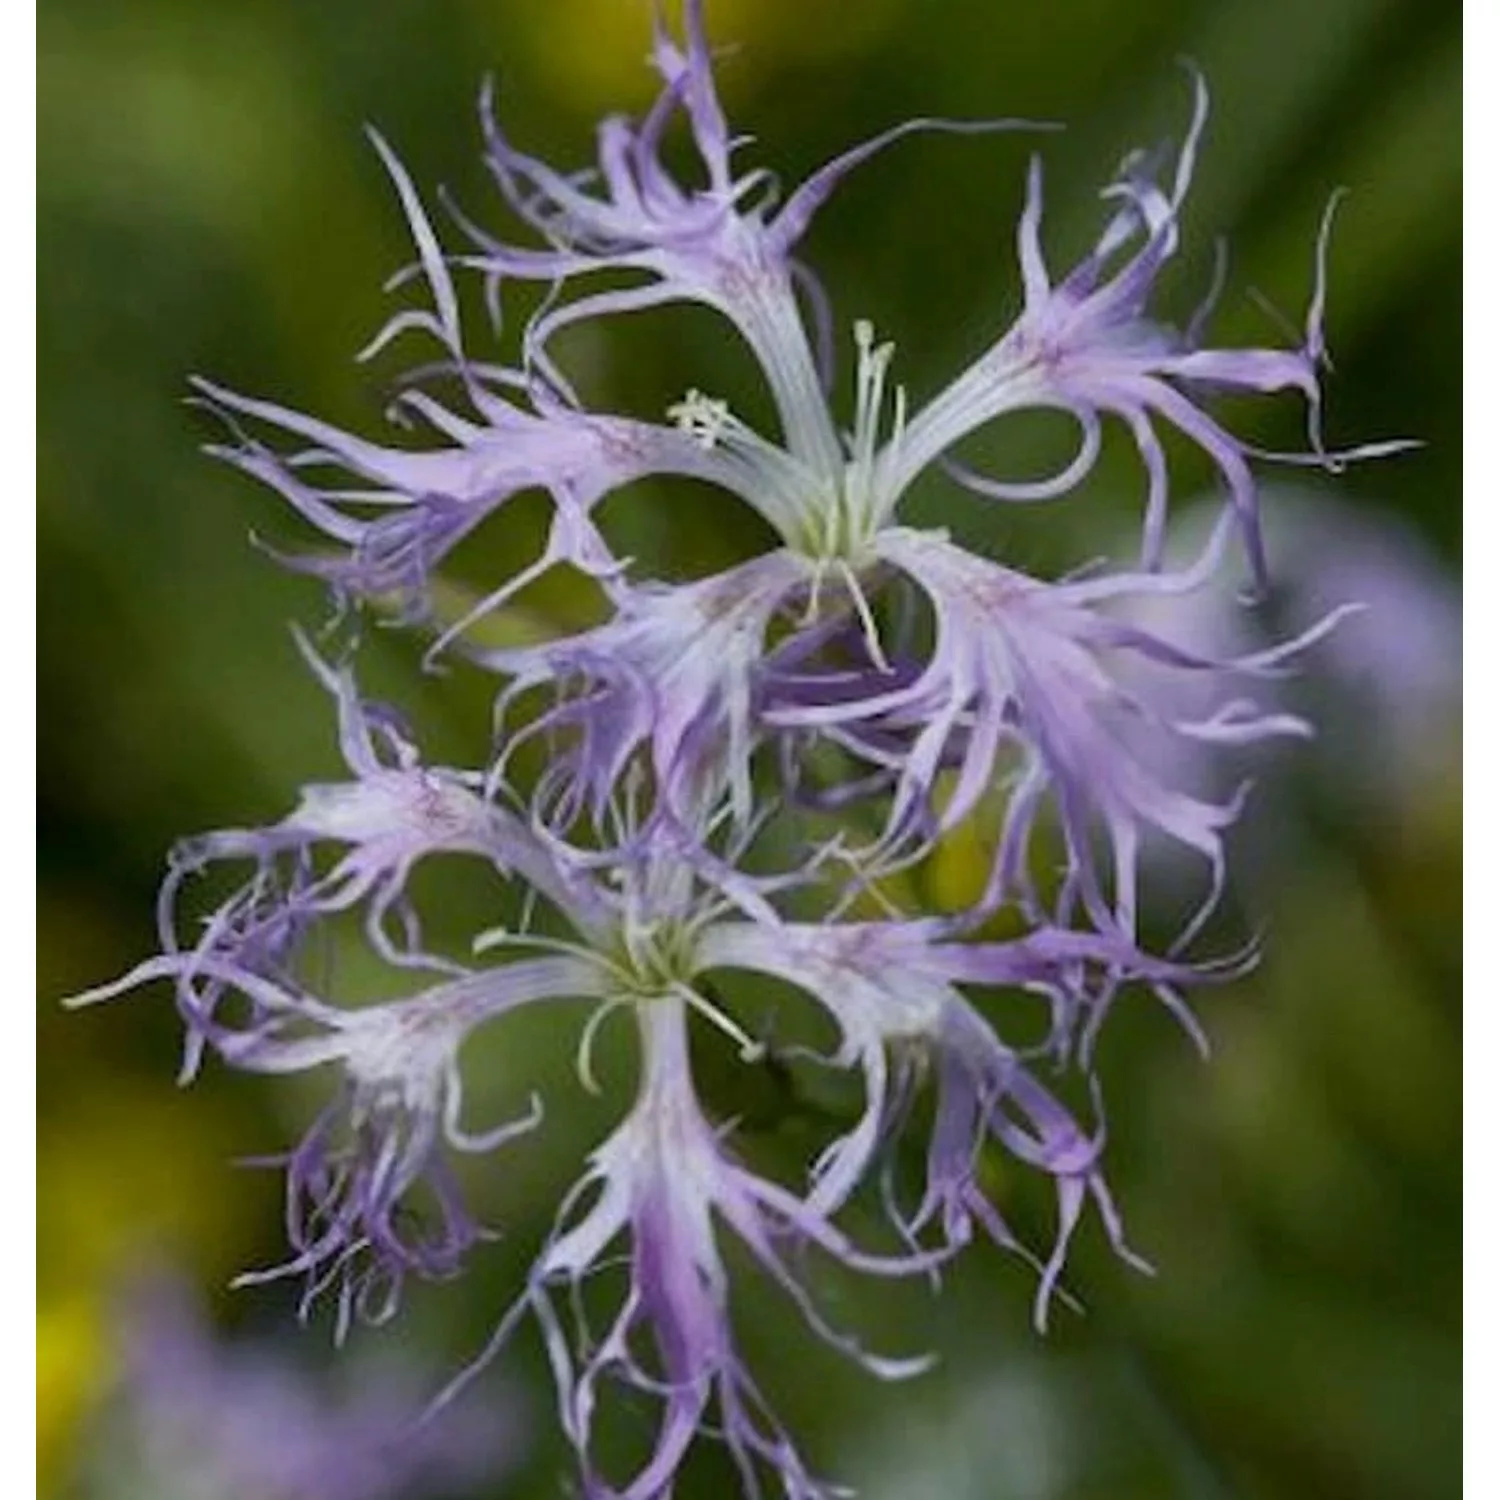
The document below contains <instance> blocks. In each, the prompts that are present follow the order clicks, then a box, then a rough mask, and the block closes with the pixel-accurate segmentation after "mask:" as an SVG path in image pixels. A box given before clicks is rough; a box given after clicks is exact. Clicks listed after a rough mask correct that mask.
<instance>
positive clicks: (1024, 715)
mask: <svg viewBox="0 0 1500 1500" xmlns="http://www.w3.org/2000/svg"><path fill="white" fill-rule="evenodd" d="M1224 530H1225V528H1224V526H1223V525H1222V524H1221V525H1220V526H1219V527H1218V528H1216V531H1215V534H1214V536H1213V538H1212V539H1211V541H1210V544H1209V546H1208V547H1207V548H1206V549H1205V551H1204V553H1203V555H1202V557H1200V558H1199V560H1198V561H1197V563H1196V564H1195V565H1194V566H1193V567H1191V568H1189V569H1186V570H1184V571H1183V572H1180V573H1174V574H1161V573H1121V574H1113V575H1104V576H1101V577H1094V578H1085V579H1078V580H1073V581H1064V582H1059V583H1044V582H1042V581H1040V580H1038V579H1034V578H1030V577H1027V576H1026V575H1025V574H1022V573H1018V572H1015V571H1014V570H1012V569H1010V568H1005V567H1002V566H1001V565H999V564H998V563H992V562H989V561H987V560H986V559H984V558H980V557H976V556H974V555H973V554H972V553H969V552H965V551H964V550H962V549H961V548H959V547H957V546H955V545H954V544H953V543H951V542H949V541H948V540H947V539H946V538H945V537H944V536H943V535H941V534H940V533H935V532H917V531H910V530H906V529H902V528H891V529H889V530H886V531H883V532H881V533H880V534H879V536H878V537H877V539H876V546H877V548H878V550H879V554H880V556H881V557H882V558H883V559H884V560H886V561H887V562H889V563H891V564H893V565H895V566H896V567H898V568H900V569H901V571H902V572H903V573H904V574H905V575H907V576H908V577H909V578H911V579H912V580H914V581H915V582H916V584H917V585H918V586H919V587H920V588H921V590H922V591H923V593H925V594H926V596H927V598H928V599H929V601H930V602H931V605H932V608H933V614H934V619H935V639H934V644H933V648H932V652H931V656H930V657H929V659H928V660H927V662H926V663H925V665H924V666H923V667H922V669H921V670H920V671H919V672H917V673H915V674H908V675H907V676H906V678H905V680H897V681H895V682H893V683H892V685H891V686H889V687H883V685H882V683H881V674H880V673H879V672H877V671H868V672H866V673H865V675H864V678H863V683H864V686H865V688H866V691H865V692H864V693H862V694H856V693H852V692H850V691H849V690H848V688H847V686H846V685H841V686H840V690H839V692H838V694H837V696H836V697H834V698H833V699H832V700H831V701H827V700H825V701H824V702H821V703H820V702H818V701H816V694H815V693H814V692H813V691H812V690H811V689H810V688H809V689H808V690H807V691H806V693H805V696H806V697H807V698H808V699H810V700H812V701H808V702H803V703H798V704H785V705H780V706H777V707H776V708H774V709H773V710H772V711H771V714H770V717H772V718H773V719H774V720H775V721H776V722H778V723H781V724H786V725H792V726H802V727H806V728H831V729H836V730H838V731H839V732H840V743H841V744H842V745H844V746H845V747H846V748H851V749H853V750H855V751H856V753H858V752H859V751H860V750H861V749H862V748H864V746H865V745H867V744H868V745H870V746H871V747H872V748H871V753H870V758H871V759H872V760H875V761H876V762H877V763H879V762H882V761H883V762H884V763H885V764H886V765H887V766H889V767H890V769H891V770H892V772H893V777H894V781H895V794H894V798H893V801H892V806H891V810H890V813H889V818H888V832H887V837H888V839H901V838H903V837H907V836H910V835H911V834H912V833H913V832H915V833H916V834H917V835H919V836H920V837H923V838H926V837H929V836H930V835H931V833H933V832H942V831H945V830H947V829H950V828H953V827H956V826H958V825H959V824H960V823H962V822H963V821H964V820H965V819H967V818H968V817H969V815H970V814H971V813H972V812H973V811H974V809H975V808H976V806H977V805H978V804H979V801H980V799H981V798H982V797H983V796H984V795H985V794H986V793H987V792H989V791H990V789H991V788H993V787H994V786H995V785H996V783H997V781H998V780H999V779H1000V777H1001V775H1002V773H1003V770H1004V767H1005V765H1006V760H1007V756H1013V758H1014V764H1015V765H1016V769H1015V771H1014V774H1013V777H1012V779H1011V783H1010V796H1009V800H1008V803H1007V806H1006V811H1005V818H1004V824H1003V828H1002V832H1001V837H1000V841H999V846H998V849H997V852H996V860H995V868H994V876H993V880H992V882H991V887H990V889H989V891H988V892H987V894H986V898H985V900H986V904H987V905H989V904H992V903H994V902H998V901H1001V900H1009V899H1017V898H1019V899H1020V900H1021V901H1022V902H1023V903H1024V906H1025V909H1026V910H1027V911H1028V912H1029V913H1031V914H1032V915H1033V916H1034V917H1035V916H1036V915H1038V914H1039V912H1040V906H1039V903H1038V897H1037V894H1036V891H1035V889H1034V886H1033V884H1032V881H1031V877H1030V872H1029V862H1028V857H1027V856H1028V854H1029V851H1030V847H1031V840H1032V835H1033V832H1034V829H1035V826H1036V821H1037V817H1038V813H1039V811H1040V808H1041V806H1042V804H1043V800H1044V799H1045V798H1047V797H1049V796H1050V798H1051V799H1052V801H1053V803H1054V804H1055V806H1056V809H1057V812H1058V814H1059V817H1060V819H1061V823H1062V828H1063V833H1064V836H1065V838H1066V841H1067V853H1068V870H1067V879H1066V881H1065V885H1064V891H1063V897H1062V900H1061V902H1060V906H1061V908H1062V910H1063V911H1064V912H1066V910H1067V909H1068V907H1069V905H1070V903H1071V901H1072V899H1073V898H1074V897H1081V899H1082V900H1083V902H1084V904H1085V906H1086V908H1087V910H1088V911H1089V914H1090V916H1091V917H1092V919H1093V920H1094V921H1095V922H1096V923H1098V924H1099V925H1100V926H1101V927H1106V928H1107V927H1116V928H1118V929H1119V930H1120V931H1123V932H1125V933H1127V934H1132V933H1133V932H1134V930H1135V918H1136V908H1137V854H1138V849H1139V845H1140V841H1141V838H1142V836H1143V834H1144V833H1145V832H1147V831H1148V830H1149V831H1154V832H1158V833H1161V834H1165V835H1166V836H1168V837H1169V838H1172V839H1174V840H1176V841H1177V842H1179V843H1181V844H1183V845H1185V846H1187V847H1188V848H1190V849H1192V850H1194V851H1196V852H1197V853H1198V854H1200V855H1201V856H1202V857H1203V858H1204V859H1205V860H1206V861H1207V863H1208V865H1209V869H1210V872H1211V882H1210V891H1209V895H1208V897H1207V898H1206V899H1205V901H1204V903H1203V905H1202V906H1201V907H1200V909H1199V912H1198V913H1197V915H1196V916H1195V917H1194V919H1193V920H1192V922H1190V923H1189V924H1188V927H1187V929H1186V930H1185V931H1184V933H1183V935H1182V938H1181V941H1182V942H1186V941H1187V940H1188V939H1189V938H1190V937H1191V935H1192V934H1193V933H1194V932H1195V931H1196V930H1197V928H1198V927H1199V926H1200V925H1201V922H1202V921H1203V920H1204V919H1205V918H1206V917H1207V915H1208V913H1209V912H1210V911H1211V910H1212V908H1213V906H1214V904H1215V903H1216V901H1217V899H1218V896H1219V894H1220V892H1221V890H1222V886H1223V879H1224V863H1225V862H1224V848H1223V834H1224V831H1225V830H1226V829H1227V828H1228V827H1229V825H1230V824H1231V823H1233V821H1234V820H1235V818H1236V817H1237V816H1238V814H1239V811H1240V807H1241V805H1242V803H1243V799H1244V794H1245V791H1246V790H1247V788H1246V787H1243V786H1242V787H1241V789H1240V790H1239V791H1237V792H1236V793H1235V794H1234V795H1232V796H1231V797H1229V798H1228V799H1227V800H1225V801H1222V802H1211V801H1206V800H1204V799H1202V798H1200V797H1196V796H1193V795H1191V794H1190V793H1189V792H1187V791H1185V790H1183V789H1181V788H1180V787H1178V786H1175V785H1173V784H1172V783H1171V782H1169V781H1166V780H1163V779H1162V778H1161V776H1160V775H1159V774H1158V773H1157V771H1156V770H1155V769H1154V767H1153V765H1152V762H1151V758H1150V757H1149V756H1147V755H1143V754H1141V753H1140V745H1141V742H1140V741H1139V739H1136V738H1133V729H1134V726H1135V725H1137V724H1141V723H1144V724H1146V725H1148V726H1150V727H1151V728H1152V729H1153V730H1154V731H1156V732H1157V733H1159V734H1161V735H1163V736H1166V737H1168V738H1172V737H1175V738H1178V739H1185V740H1191V741H1195V742H1209V743H1212V744H1216V745H1248V744H1253V743H1255V742H1257V741H1260V740H1264V739H1266V738H1270V737H1275V736H1285V735H1306V734H1308V733H1310V729H1309V727H1308V726H1307V725H1306V723H1305V722H1304V721H1302V720H1301V719H1298V718H1296V717H1295V716H1293V715H1289V714H1285V713H1278V712H1272V711H1263V710H1260V709H1258V708H1256V707H1255V706H1254V705H1253V704H1252V703H1249V702H1248V701H1247V700H1245V699H1244V698H1243V697H1242V696H1238V695H1237V689H1238V687H1239V685H1240V684H1242V683H1253V682H1255V681H1257V680H1259V679H1263V678H1265V677H1268V676H1272V675H1275V674H1276V673H1278V672H1279V671H1281V670H1283V668H1284V664H1285V663H1286V662H1287V661H1288V660H1289V659H1290V658H1292V657H1293V656H1295V655H1296V654H1297V653H1298V652H1299V651H1301V650H1303V649H1305V648H1306V647H1307V646H1308V645H1309V644H1310V643H1311V642H1312V641H1314V640H1316V639H1318V638H1319V637H1321V636H1322V635H1324V634H1326V633H1327V632H1328V631H1329V630H1330V629H1332V628H1333V627H1334V625H1336V624H1337V623H1338V620H1339V618H1340V616H1341V614H1342V613H1343V612H1342V611H1335V612H1334V613H1333V614H1332V615H1330V616H1327V617H1325V619H1323V620H1322V621H1320V622H1319V623H1318V624H1316V625H1315V626H1313V628H1312V629H1311V630H1309V631H1306V632H1305V633H1304V634H1303V635H1301V636H1299V637H1297V638H1296V639H1294V640H1291V641H1287V642H1284V643H1282V644H1281V645H1279V646H1275V647H1270V648H1267V649H1265V650H1262V651H1258V652H1254V653H1251V654H1248V655H1245V656H1241V657H1237V658H1231V659H1228V660H1216V659H1214V658H1211V657H1207V656H1203V655H1200V654H1198V653H1197V652H1195V651H1192V650H1189V649H1186V648H1185V647H1181V646H1177V645H1174V644H1172V643H1171V642H1170V641H1168V640H1165V639H1163V638H1162V637H1160V636H1157V635H1153V634H1152V633H1150V632H1149V631H1147V630H1144V629H1142V628H1140V627H1138V626H1134V625H1132V624H1130V623H1128V621H1126V620H1122V619H1121V618H1119V617H1118V607H1119V606H1120V605H1122V604H1128V602H1129V601H1130V600H1131V599H1132V598H1136V597H1154V596H1158V595H1179V594H1190V593H1191V592H1193V591H1194V590H1197V589H1201V588H1203V587H1204V586H1205V585H1206V584H1207V582H1208V581H1209V579H1210V578H1211V577H1212V576H1213V573H1214V571H1215V569H1216V568H1217V566H1218V564H1219V562H1220V558H1221V553H1222V543H1223V538H1224ZM1130 658H1139V659H1142V660H1144V661H1146V662H1149V663H1150V664H1151V666H1152V667H1154V668H1158V669H1161V670H1160V671H1158V672H1157V673H1156V675H1155V677H1154V678H1153V679H1152V680H1153V682H1155V683H1156V684H1157V686H1158V688H1159V686H1160V679H1161V678H1162V677H1164V676H1168V675H1170V676H1171V677H1185V678H1200V679H1202V680H1203V681H1204V683H1205V684H1207V685H1209V687H1210V688H1211V690H1212V693H1213V697H1214V703H1213V705H1212V707H1211V708H1208V709H1206V710H1205V711H1203V712H1202V713H1201V714H1197V715H1194V716H1191V717H1189V716H1187V715H1183V714H1180V713H1178V712H1177V711H1176V709H1177V704H1176V703H1175V702H1173V701H1172V699H1171V698H1170V696H1166V697H1163V695H1161V694H1160V693H1159V692H1158V695H1157V697H1156V698H1155V699H1154V700H1153V698H1152V697H1151V696H1150V695H1148V694H1147V693H1146V692H1145V691H1143V690H1141V687H1140V686H1139V685H1138V682H1137V680H1136V679H1128V678H1127V677H1126V676H1125V675H1124V674H1123V673H1122V671H1121V669H1120V667H1119V665H1118V662H1119V661H1120V660H1122V659H1124V660H1128V659H1130ZM1231 693H1236V696H1229V694H1231ZM892 745H895V746H898V747H900V748H898V749H895V750H893V749H891V748H890V746H892ZM950 767H951V768H952V769H953V770H954V771H955V772H956V775H955V776H954V779H953V781H952V785H951V787H950V788H949V789H948V790H947V793H946V800H945V801H944V802H943V803H942V805H941V810H940V811H938V810H937V806H938V777H939V773H940V772H941V771H944V770H945V769H948V768H950ZM1099 827H1102V828H1103V830H1104V832H1105V834H1106V836H1107V838H1108V841H1109V848H1110V852H1111V861H1110V872H1109V873H1110V879H1109V880H1106V878H1105V875H1104V872H1103V871H1102V870H1101V869H1100V867H1099V860H1098V858H1097V856H1096V853H1095V850H1094V844H1093V835H1094V832H1095V830H1096V828H1099Z"/></svg>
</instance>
